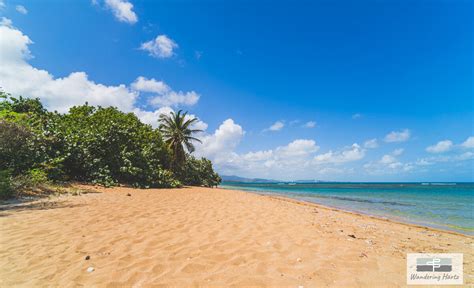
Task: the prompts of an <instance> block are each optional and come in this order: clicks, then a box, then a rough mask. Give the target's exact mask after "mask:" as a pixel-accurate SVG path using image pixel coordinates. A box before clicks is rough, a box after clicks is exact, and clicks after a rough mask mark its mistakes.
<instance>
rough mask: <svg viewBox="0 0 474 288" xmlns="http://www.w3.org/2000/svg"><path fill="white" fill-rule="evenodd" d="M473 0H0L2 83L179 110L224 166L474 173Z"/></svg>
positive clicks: (357, 174)
mask: <svg viewBox="0 0 474 288" xmlns="http://www.w3.org/2000/svg"><path fill="white" fill-rule="evenodd" d="M473 11H474V9H473V3H472V2H471V1H468V0H465V1H460V0H452V1H447V0H435V1H421V0H420V1H390V0H386V1H375V0H374V1H247V0H239V1H220V0H207V1H190V0H176V1H151V0H148V1H145V0H92V1H90V0H83V1H80V0H71V1H59V0H44V1H27V0H19V1H16V0H0V23H1V24H0V87H1V88H2V89H3V90H4V91H6V92H9V93H11V94H12V95H23V96H25V97H39V98H40V99H41V100H42V102H43V103H44V104H45V106H46V107H47V108H48V109H49V110H56V111H59V112H62V113H63V112H67V111H68V109H69V108H70V107H72V106H74V105H81V104H84V102H86V101H87V102H88V103H89V104H91V105H101V106H104V107H105V106H115V107H118V108H119V109H120V110H122V111H125V112H134V113H135V114H137V116H138V117H139V118H140V119H141V120H142V121H143V122H145V123H147V124H150V125H153V126H154V127H156V126H157V119H158V117H159V115H160V114H161V113H169V112H170V111H172V110H175V111H176V110H179V109H183V110H185V111H189V113H190V114H191V115H193V116H194V117H198V118H199V120H200V121H199V122H198V123H197V124H196V127H197V128H200V129H203V130H204V132H202V133H201V134H200V135H199V137H200V138H201V139H202V142H203V143H202V144H200V143H197V150H196V152H195V154H196V156H199V157H207V158H209V159H211V160H212V161H213V163H214V165H215V168H216V170H217V171H218V172H219V173H220V174H223V175H238V176H242V177H251V178H254V177H259V178H271V179H279V180H302V179H305V180H310V179H311V180H327V181H474V124H473V123H474V109H473V108H474V93H473V92H474V91H473V53H472V51H473V47H472V44H473V25H472V24H473V23H472V19H473Z"/></svg>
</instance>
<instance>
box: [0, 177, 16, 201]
mask: <svg viewBox="0 0 474 288" xmlns="http://www.w3.org/2000/svg"><path fill="white" fill-rule="evenodd" d="M12 196H13V189H12V186H11V173H10V171H9V170H0V199H8V198H11V197H12Z"/></svg>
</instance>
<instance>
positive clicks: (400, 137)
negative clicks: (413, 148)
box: [384, 129, 410, 142]
mask: <svg viewBox="0 0 474 288" xmlns="http://www.w3.org/2000/svg"><path fill="white" fill-rule="evenodd" d="M408 139H410V130H408V129H404V130H402V131H392V132H390V133H388V134H387V135H386V136H385V139H384V140H385V142H405V141H407V140H408Z"/></svg>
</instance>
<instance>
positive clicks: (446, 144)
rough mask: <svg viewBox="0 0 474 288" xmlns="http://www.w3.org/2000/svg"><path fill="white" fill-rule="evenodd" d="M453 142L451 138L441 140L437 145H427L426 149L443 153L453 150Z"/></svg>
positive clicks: (430, 151)
mask: <svg viewBox="0 0 474 288" xmlns="http://www.w3.org/2000/svg"><path fill="white" fill-rule="evenodd" d="M452 147H453V142H452V141H451V140H443V141H439V142H438V143H436V144H435V145H431V146H428V147H426V151H427V152H429V153H443V152H447V151H449V150H451V148H452Z"/></svg>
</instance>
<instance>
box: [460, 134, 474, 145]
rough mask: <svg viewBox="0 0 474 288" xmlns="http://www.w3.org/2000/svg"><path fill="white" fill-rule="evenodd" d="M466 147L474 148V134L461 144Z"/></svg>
mask: <svg viewBox="0 0 474 288" xmlns="http://www.w3.org/2000/svg"><path fill="white" fill-rule="evenodd" d="M461 146H462V147H464V148H474V136H470V137H468V138H467V139H466V141H464V142H463V143H462V144H461Z"/></svg>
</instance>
